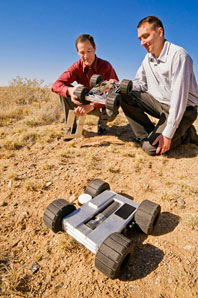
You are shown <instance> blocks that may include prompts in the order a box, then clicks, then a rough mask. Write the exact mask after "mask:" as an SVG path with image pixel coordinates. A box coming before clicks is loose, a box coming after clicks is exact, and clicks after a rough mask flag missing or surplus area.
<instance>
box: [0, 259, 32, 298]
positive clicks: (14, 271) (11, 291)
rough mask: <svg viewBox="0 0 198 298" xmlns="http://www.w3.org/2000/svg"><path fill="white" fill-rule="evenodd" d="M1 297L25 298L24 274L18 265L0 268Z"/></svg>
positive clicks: (5, 265)
mask: <svg viewBox="0 0 198 298" xmlns="http://www.w3.org/2000/svg"><path fill="white" fill-rule="evenodd" d="M0 275H1V292H0V295H1V294H2V297H14V298H18V297H27V296H26V295H25V294H24V292H26V291H27V290H28V291H29V289H27V285H26V278H25V272H24V270H23V268H22V267H21V266H20V265H16V264H14V263H13V264H9V265H7V264H4V265H2V266H1V267H0Z"/></svg>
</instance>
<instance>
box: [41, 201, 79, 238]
mask: <svg viewBox="0 0 198 298" xmlns="http://www.w3.org/2000/svg"><path fill="white" fill-rule="evenodd" d="M74 210H76V208H75V206H74V205H73V204H71V203H69V202H67V201H66V200H63V199H58V200H55V201H53V202H52V203H50V204H49V205H48V206H47V208H46V209H45V212H44V215H43V221H44V223H45V224H46V226H47V227H48V228H50V229H51V230H52V231H53V232H54V233H57V232H60V231H63V228H62V220H63V218H64V217H65V216H66V215H68V214H70V213H72V212H73V211H74Z"/></svg>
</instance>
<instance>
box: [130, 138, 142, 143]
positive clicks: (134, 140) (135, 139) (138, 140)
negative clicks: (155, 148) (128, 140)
mask: <svg viewBox="0 0 198 298" xmlns="http://www.w3.org/2000/svg"><path fill="white" fill-rule="evenodd" d="M132 142H133V143H136V144H141V140H140V139H139V138H137V137H133V138H132Z"/></svg>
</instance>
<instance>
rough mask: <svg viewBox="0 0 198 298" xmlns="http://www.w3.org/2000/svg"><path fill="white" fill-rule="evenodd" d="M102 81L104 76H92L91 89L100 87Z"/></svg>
mask: <svg viewBox="0 0 198 298" xmlns="http://www.w3.org/2000/svg"><path fill="white" fill-rule="evenodd" d="M102 81H103V77H102V76H100V75H98V74H94V75H92V76H91V78H90V88H93V87H95V86H96V85H98V84H99V83H101V82H102Z"/></svg>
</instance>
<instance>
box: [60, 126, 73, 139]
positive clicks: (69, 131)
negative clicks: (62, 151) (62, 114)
mask: <svg viewBox="0 0 198 298" xmlns="http://www.w3.org/2000/svg"><path fill="white" fill-rule="evenodd" d="M75 133H76V126H74V127H73V128H72V134H75ZM66 134H67V135H70V134H71V129H70V128H69V129H68V130H67V133H66ZM71 140H73V138H69V139H68V138H63V141H64V142H68V141H71Z"/></svg>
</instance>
